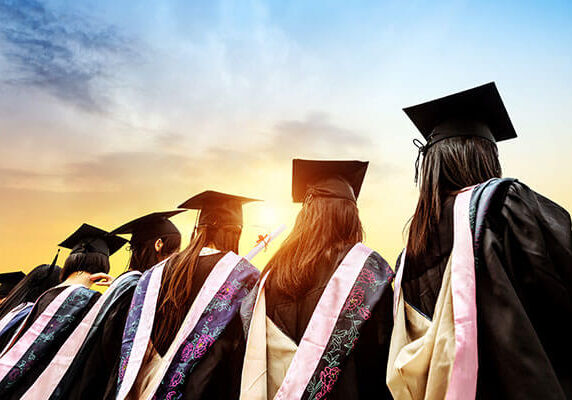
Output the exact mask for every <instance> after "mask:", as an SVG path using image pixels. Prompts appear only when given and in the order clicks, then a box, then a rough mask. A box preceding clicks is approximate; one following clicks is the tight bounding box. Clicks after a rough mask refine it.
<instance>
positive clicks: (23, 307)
mask: <svg viewBox="0 0 572 400" xmlns="http://www.w3.org/2000/svg"><path fill="white" fill-rule="evenodd" d="M33 307H34V303H22V304H19V305H17V306H16V307H14V308H13V309H12V310H10V311H9V312H8V313H7V314H6V315H5V316H4V318H2V319H1V320H0V336H3V335H4V334H6V333H7V332H8V331H9V330H10V329H11V328H13V327H14V326H15V325H17V324H20V323H21V322H23V321H24V319H25V318H26V317H27V316H28V314H29V313H30V311H32V308H33ZM16 333H17V332H16ZM8 344H9V343H8ZM2 351H3V349H0V353H1V352H2Z"/></svg>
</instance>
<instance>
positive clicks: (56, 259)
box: [48, 249, 61, 276]
mask: <svg viewBox="0 0 572 400" xmlns="http://www.w3.org/2000/svg"><path fill="white" fill-rule="evenodd" d="M60 250H61V249H58V251H57V253H56V256H55V257H54V261H52V264H51V265H50V269H49V272H48V276H50V275H51V274H52V271H53V270H54V268H55V267H56V263H57V262H58V256H59V255H60Z"/></svg>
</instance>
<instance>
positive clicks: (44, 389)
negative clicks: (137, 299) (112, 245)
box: [22, 271, 141, 400]
mask: <svg viewBox="0 0 572 400" xmlns="http://www.w3.org/2000/svg"><path fill="white" fill-rule="evenodd" d="M140 274H141V273H140V272H138V271H131V272H128V273H126V274H123V275H122V276H121V277H119V278H117V279H115V280H114V281H113V283H112V284H111V286H110V287H109V288H108V289H107V290H106V291H105V293H104V294H103V296H101V297H100V298H99V299H98V300H97V302H96V303H95V304H94V305H93V307H91V309H90V310H89V312H88V313H87V315H86V316H85V317H84V318H83V320H82V321H81V322H80V324H79V325H78V326H77V327H76V328H75V329H74V331H73V333H72V334H71V335H70V336H69V337H68V339H67V340H66V341H65V343H64V344H63V346H62V347H61V348H60V350H59V351H58V353H57V354H56V355H55V357H54V358H53V359H52V361H51V362H50V365H49V367H48V368H46V369H45V370H44V372H43V373H42V374H41V375H40V376H39V377H38V379H37V380H36V381H35V382H34V384H33V385H32V386H31V387H30V388H29V389H28V391H27V392H26V393H25V394H24V396H23V397H22V400H27V399H29V400H34V399H39V398H42V397H43V398H48V397H49V396H50V395H51V394H52V393H53V392H54V390H55V389H56V387H57V386H58V384H59V383H60V381H61V379H62V378H63V376H64V375H65V374H66V372H67V370H68V368H69V366H70V365H71V363H72V362H73V360H74V357H75V355H76V354H77V352H78V350H79V349H80V347H81V346H82V344H83V342H84V340H85V338H86V337H87V334H88V333H89V331H90V329H91V326H92V325H93V322H94V321H95V319H96V318H97V316H98V314H99V311H100V310H101V308H102V306H103V305H104V304H105V303H106V301H107V299H108V298H109V297H111V296H112V294H113V291H114V290H115V289H116V288H117V287H119V286H120V285H121V283H122V281H123V280H124V279H127V278H130V277H131V276H132V275H140Z"/></svg>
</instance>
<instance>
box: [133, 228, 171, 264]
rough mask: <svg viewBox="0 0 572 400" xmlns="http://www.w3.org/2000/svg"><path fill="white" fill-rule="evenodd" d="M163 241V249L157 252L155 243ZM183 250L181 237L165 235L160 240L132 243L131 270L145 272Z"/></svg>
mask: <svg viewBox="0 0 572 400" xmlns="http://www.w3.org/2000/svg"><path fill="white" fill-rule="evenodd" d="M159 239H161V241H162V242H163V247H161V251H160V252H157V251H156V250H155V242H156V241H157V240H159ZM180 248H181V235H179V234H172V235H164V236H162V237H160V238H155V239H151V240H146V241H144V242H140V243H131V245H130V250H131V258H130V259H129V269H130V270H133V271H139V272H145V271H147V270H148V269H149V268H151V267H152V266H153V265H155V264H157V263H158V262H160V261H162V260H164V259H165V258H167V257H169V256H170V255H171V254H173V253H175V252H177V251H179V250H180Z"/></svg>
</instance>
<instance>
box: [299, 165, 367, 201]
mask: <svg viewBox="0 0 572 400" xmlns="http://www.w3.org/2000/svg"><path fill="white" fill-rule="evenodd" d="M368 164H369V162H368V161H337V160H336V161H325V160H300V159H294V160H293V162H292V198H293V199H294V202H295V203H302V202H303V201H304V200H305V198H306V196H307V195H312V196H315V197H333V198H340V199H347V200H351V201H354V202H355V201H356V200H357V198H358V196H359V192H360V190H361V185H362V183H363V179H364V177H365V172H366V171H367V166H368Z"/></svg>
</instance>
